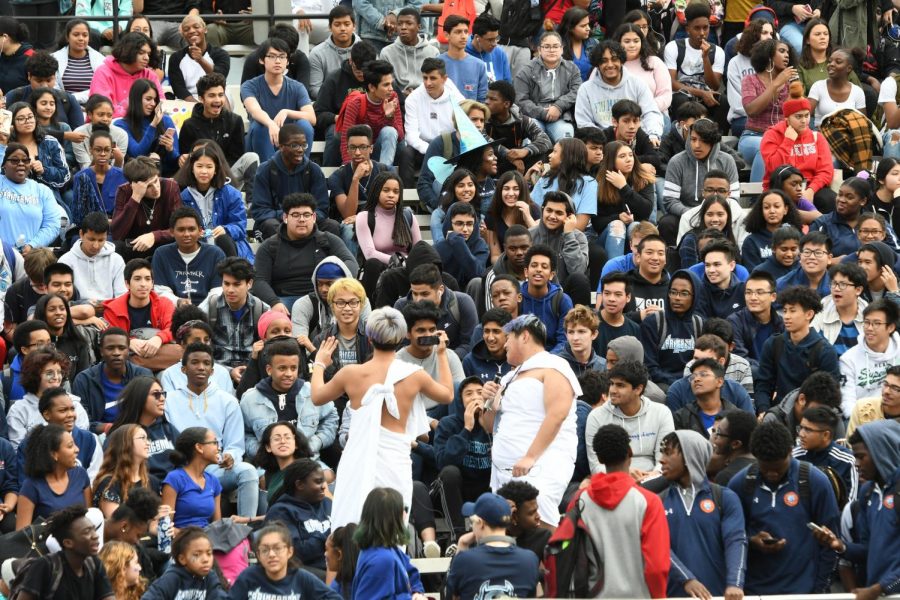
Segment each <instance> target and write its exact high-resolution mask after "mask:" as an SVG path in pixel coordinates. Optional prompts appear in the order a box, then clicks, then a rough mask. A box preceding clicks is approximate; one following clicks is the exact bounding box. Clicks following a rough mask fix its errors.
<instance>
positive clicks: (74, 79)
mask: <svg viewBox="0 0 900 600" xmlns="http://www.w3.org/2000/svg"><path fill="white" fill-rule="evenodd" d="M93 78H94V70H93V69H92V68H91V57H90V56H88V55H87V54H85V55H84V57H83V58H72V56H69V63H68V64H67V65H66V70H65V71H64V72H63V75H62V85H63V89H65V90H66V91H67V92H69V93H70V94H76V93H78V92H83V91H85V90H88V89H90V87H91V80H92V79H93Z"/></svg>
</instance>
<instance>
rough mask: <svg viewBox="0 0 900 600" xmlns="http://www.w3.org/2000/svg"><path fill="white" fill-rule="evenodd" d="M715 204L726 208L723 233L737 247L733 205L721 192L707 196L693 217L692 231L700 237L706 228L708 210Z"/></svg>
mask: <svg viewBox="0 0 900 600" xmlns="http://www.w3.org/2000/svg"><path fill="white" fill-rule="evenodd" d="M713 204H718V205H720V206H721V207H722V208H724V209H725V214H726V215H727V219H726V221H725V227H723V228H722V233H723V234H724V235H725V238H726V239H728V240H729V241H730V242H731V243H732V244H734V245H735V247H737V241H736V240H735V237H734V216H733V215H732V214H731V205H730V204H729V203H728V198H726V197H725V196H722V195H720V194H713V195H711V196H707V198H706V199H705V200H704V201H703V204H701V205H700V210H698V211H697V213H696V214H695V215H694V216H693V217H691V231H692V232H694V235H695V236H698V237H699V236H700V232H701V231H703V230H704V229H706V211H708V210H709V207H710V206H712V205H713Z"/></svg>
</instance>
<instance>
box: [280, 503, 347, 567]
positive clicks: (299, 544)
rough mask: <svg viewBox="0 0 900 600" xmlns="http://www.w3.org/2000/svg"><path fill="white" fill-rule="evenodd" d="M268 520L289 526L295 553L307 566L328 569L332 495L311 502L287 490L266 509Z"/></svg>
mask: <svg viewBox="0 0 900 600" xmlns="http://www.w3.org/2000/svg"><path fill="white" fill-rule="evenodd" d="M266 521H281V522H282V523H284V524H285V525H287V528H288V529H289V530H290V532H291V542H292V543H293V544H294V556H296V557H297V558H299V559H300V560H301V561H302V562H303V564H304V565H307V566H309V567H315V568H317V569H323V570H324V569H325V540H326V539H328V535H329V534H330V533H331V498H325V499H324V500H322V501H321V502H319V503H318V504H311V503H309V502H306V501H304V500H299V499H298V498H295V497H294V496H291V495H290V494H289V493H287V491H286V492H285V493H284V494H282V495H281V496H279V497H278V500H276V501H275V504H273V505H272V506H270V507H269V510H267V511H266Z"/></svg>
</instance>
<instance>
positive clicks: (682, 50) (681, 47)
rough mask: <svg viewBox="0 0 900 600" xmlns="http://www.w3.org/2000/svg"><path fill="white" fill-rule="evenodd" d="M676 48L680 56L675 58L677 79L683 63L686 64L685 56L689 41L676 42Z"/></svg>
mask: <svg viewBox="0 0 900 600" xmlns="http://www.w3.org/2000/svg"><path fill="white" fill-rule="evenodd" d="M675 48H676V49H677V50H678V55H677V56H676V57H675V77H676V78H677V77H678V72H679V71H681V63H683V62H684V55H685V54H687V40H685V39H680V40H675Z"/></svg>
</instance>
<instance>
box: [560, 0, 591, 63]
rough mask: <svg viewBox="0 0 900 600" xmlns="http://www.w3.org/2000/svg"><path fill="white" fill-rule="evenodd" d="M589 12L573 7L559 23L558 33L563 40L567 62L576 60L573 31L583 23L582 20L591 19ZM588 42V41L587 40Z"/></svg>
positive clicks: (564, 56) (564, 55)
mask: <svg viewBox="0 0 900 600" xmlns="http://www.w3.org/2000/svg"><path fill="white" fill-rule="evenodd" d="M589 16H590V14H589V13H588V11H586V10H584V9H583V8H581V7H580V6H573V7H572V8H570V9H569V10H567V11H566V12H565V14H563V16H562V19H560V21H559V27H557V28H556V32H557V33H558V34H559V37H560V38H562V47H563V58H565V59H566V60H574V59H575V55H574V54H573V53H572V30H573V29H575V27H576V26H577V25H578V24H579V23H581V21H582V19H584V18H585V17H589ZM585 41H587V40H585Z"/></svg>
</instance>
